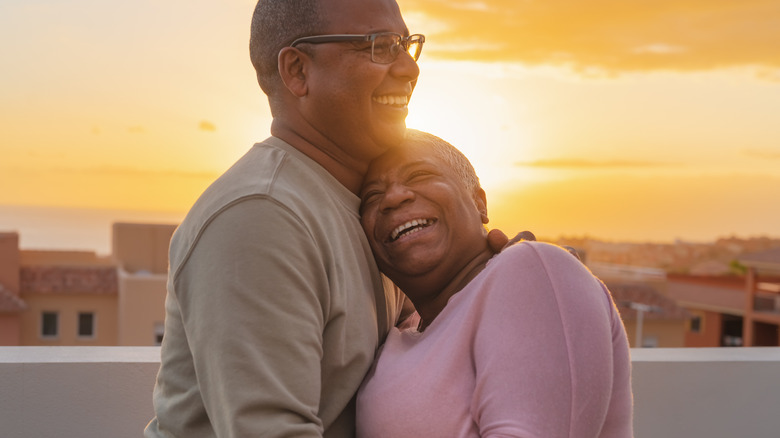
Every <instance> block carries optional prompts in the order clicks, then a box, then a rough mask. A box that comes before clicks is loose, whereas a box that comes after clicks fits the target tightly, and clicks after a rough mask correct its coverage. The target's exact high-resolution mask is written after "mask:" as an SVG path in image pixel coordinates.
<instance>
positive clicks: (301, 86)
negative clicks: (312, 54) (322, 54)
mask: <svg viewBox="0 0 780 438" xmlns="http://www.w3.org/2000/svg"><path fill="white" fill-rule="evenodd" d="M308 60H309V57H308V55H307V54H306V53H304V52H302V51H300V50H298V49H296V48H295V47H285V48H283V49H282V50H280V51H279V58H278V62H277V63H278V65H279V76H280V77H281V78H282V83H283V84H284V86H285V87H286V88H287V89H288V90H290V93H292V94H293V95H294V96H295V97H303V96H306V94H308V92H309V87H308V85H307V83H306V66H307V65H308Z"/></svg>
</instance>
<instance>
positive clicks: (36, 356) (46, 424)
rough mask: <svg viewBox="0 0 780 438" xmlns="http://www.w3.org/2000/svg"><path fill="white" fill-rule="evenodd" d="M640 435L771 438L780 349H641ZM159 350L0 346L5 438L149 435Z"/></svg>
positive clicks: (636, 379)
mask: <svg viewBox="0 0 780 438" xmlns="http://www.w3.org/2000/svg"><path fill="white" fill-rule="evenodd" d="M631 354H632V362H633V388H634V405H635V412H634V416H635V421H634V431H635V436H636V438H677V437H687V438H734V437H750V438H769V437H776V436H778V431H780V415H779V414H778V406H780V347H763V348H762V347H754V348H687V349H685V348H680V349H634V350H632V352H631ZM159 357H160V350H159V347H0V394H2V397H0V425H2V436H3V437H5V438H27V437H30V438H32V437H35V438H39V437H80V438H91V437H94V438H107V437H110V438H123V437H134V438H137V437H139V436H141V430H142V429H143V428H144V426H145V425H146V423H147V422H148V421H149V419H150V418H151V417H152V401H151V395H152V387H153V386H154V379H155V375H156V373H157V367H158V366H159Z"/></svg>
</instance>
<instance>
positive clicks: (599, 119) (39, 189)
mask: <svg viewBox="0 0 780 438" xmlns="http://www.w3.org/2000/svg"><path fill="white" fill-rule="evenodd" d="M400 5H401V9H402V11H403V13H404V16H405V17H406V21H407V23H408V24H409V27H410V30H411V31H412V32H415V33H417V32H419V33H424V34H426V37H427V43H426V46H425V49H424V51H423V55H422V58H421V60H420V68H421V71H422V73H421V76H420V80H419V84H418V87H417V89H416V91H415V95H414V97H413V99H412V102H411V104H410V116H409V119H408V124H409V126H411V127H415V128H418V129H424V130H428V131H430V132H433V133H434V134H437V135H439V136H441V137H443V138H445V139H447V140H449V141H451V142H452V143H454V144H455V145H456V146H458V147H460V148H461V149H462V150H463V151H464V152H465V153H466V155H467V156H469V158H471V159H472V161H473V162H474V164H475V166H476V167H477V171H478V172H479V174H480V176H481V178H482V180H483V184H484V185H485V187H486V189H487V192H488V202H489V208H490V213H491V219H492V220H491V225H493V226H498V227H501V228H502V229H505V230H506V231H507V232H510V233H513V232H515V231H519V230H520V229H531V230H533V231H534V232H536V233H537V234H538V235H543V236H556V235H559V234H567V235H575V234H576V235H582V234H588V235H591V236H593V237H600V238H606V239H622V240H626V239H628V240H648V239H649V240H662V241H668V240H671V239H674V238H684V239H691V240H709V239H713V238H716V237H718V236H726V235H731V234H737V235H740V236H753V235H770V236H780V176H779V174H780V172H778V169H780V123H779V122H778V120H780V116H779V115H780V3H779V2H777V1H775V0H773V1H752V0H741V1H733V0H679V1H671V0H653V1H650V0H641V1H640V0H637V1H628V2H627V1H619V0H611V1H607V0H590V1H587V2H583V1H574V0H544V1H542V0H538V1H533V0H525V1H518V0H499V1H497V0H491V1H483V2H479V1H453V0H416V1H408V0H401V1H400ZM253 7H254V2H252V1H249V0H220V1H216V0H189V1H184V0H170V1H166V2H158V1H152V0H137V1H134V2H102V1H97V0H91V1H88V0H69V1H68V2H61V1H53V0H40V1H36V2H30V1H24V0H3V1H2V2H0V60H1V61H0V62H1V63H2V68H1V69H0V148H2V155H0V204H23V205H60V206H72V207H89V208H120V209H138V210H167V211H179V212H182V211H186V209H187V208H188V207H189V206H190V205H191V204H192V202H193V201H194V200H195V198H196V197H197V195H198V194H199V193H200V192H201V191H202V190H203V189H204V188H205V187H206V185H207V184H208V183H209V182H210V181H211V180H213V178H215V177H216V176H217V175H218V174H219V173H220V172H222V171H223V170H224V169H225V168H227V167H228V166H229V165H230V164H231V163H232V162H233V161H234V160H235V159H237V158H238V157H239V156H240V155H241V154H242V153H243V152H244V151H245V150H246V149H247V148H248V147H249V146H250V145H251V144H252V143H253V142H254V141H258V140H262V139H263V138H265V136H266V135H267V132H268V126H269V123H270V115H269V112H268V110H267V106H266V103H265V98H264V96H263V95H262V94H261V92H260V90H259V88H258V87H257V85H256V82H255V79H254V72H253V70H252V68H251V65H250V63H249V60H248V54H247V41H248V33H249V18H250V16H251V12H252V9H253Z"/></svg>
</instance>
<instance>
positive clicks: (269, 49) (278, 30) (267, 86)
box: [249, 0, 323, 97]
mask: <svg viewBox="0 0 780 438" xmlns="http://www.w3.org/2000/svg"><path fill="white" fill-rule="evenodd" d="M322 27H323V26H322V20H321V18H320V2H319V1H318V0H260V1H258V2H257V6H255V12H254V15H252V28H251V32H250V36H249V58H250V59H251V60H252V65H253V66H254V67H255V71H256V72H257V82H258V83H259V84H260V88H262V89H263V92H265V94H267V95H268V96H269V97H271V96H272V95H273V94H274V93H275V92H276V91H277V90H278V88H279V86H280V85H281V81H280V78H279V72H278V68H279V67H278V58H279V51H281V50H282V49H283V48H285V47H287V46H288V45H289V44H290V43H291V42H293V41H294V40H295V39H296V38H300V37H302V36H309V35H315V34H317V33H319V31H320V30H321V28H322Z"/></svg>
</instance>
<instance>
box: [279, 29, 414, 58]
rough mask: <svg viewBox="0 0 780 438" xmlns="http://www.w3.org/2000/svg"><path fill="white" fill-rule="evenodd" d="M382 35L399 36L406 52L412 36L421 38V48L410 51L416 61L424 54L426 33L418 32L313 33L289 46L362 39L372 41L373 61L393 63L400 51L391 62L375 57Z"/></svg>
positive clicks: (399, 40)
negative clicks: (407, 34) (378, 40)
mask: <svg viewBox="0 0 780 438" xmlns="http://www.w3.org/2000/svg"><path fill="white" fill-rule="evenodd" d="M380 35H396V36H397V37H398V45H399V46H401V47H403V49H404V52H406V53H409V42H410V41H411V39H412V38H419V40H418V41H417V44H418V46H419V49H418V50H417V52H416V54H412V53H409V55H410V56H411V57H412V59H413V60H414V62H417V60H418V59H420V55H421V54H422V47H423V44H424V43H425V35H423V34H420V33H416V34H412V35H409V36H403V35H401V34H400V33H396V32H377V33H369V34H365V35H359V34H346V33H344V34H330V35H311V36H305V37H301V38H297V39H296V40H294V41H293V42H292V43H290V45H289V47H295V46H296V45H297V44H303V43H309V44H325V43H346V42H361V41H371V62H374V63H376V64H391V63H393V62H394V61H395V60H396V59H397V58H398V53H401V52H400V51H399V52H398V53H396V55H395V57H394V58H393V59H392V60H390V61H389V62H379V61H377V60H376V59H375V57H374V43H375V42H376V39H377V38H378V37H379V36H380Z"/></svg>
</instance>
